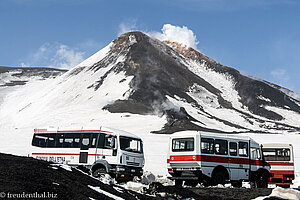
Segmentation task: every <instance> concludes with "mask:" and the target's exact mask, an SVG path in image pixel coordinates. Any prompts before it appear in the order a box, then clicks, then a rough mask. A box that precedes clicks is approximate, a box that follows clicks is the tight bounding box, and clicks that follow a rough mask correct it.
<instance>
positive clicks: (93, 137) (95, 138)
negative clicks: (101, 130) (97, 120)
mask: <svg viewBox="0 0 300 200" xmlns="http://www.w3.org/2000/svg"><path fill="white" fill-rule="evenodd" d="M98 135H99V134H98V133H93V134H92V141H91V148H96V142H97V139H98Z"/></svg>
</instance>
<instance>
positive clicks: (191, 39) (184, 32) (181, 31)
mask: <svg viewBox="0 0 300 200" xmlns="http://www.w3.org/2000/svg"><path fill="white" fill-rule="evenodd" d="M161 31H162V32H156V31H154V32H149V33H148V35H150V36H151V37H154V38H156V39H158V40H161V41H165V40H170V41H173V42H178V43H180V44H183V45H186V46H188V47H192V48H194V49H197V44H198V43H199V42H198V41H197V38H196V35H195V34H194V33H193V31H192V30H190V29H188V28H187V27H186V26H182V27H180V26H173V25H171V24H164V26H163V28H162V29H161Z"/></svg>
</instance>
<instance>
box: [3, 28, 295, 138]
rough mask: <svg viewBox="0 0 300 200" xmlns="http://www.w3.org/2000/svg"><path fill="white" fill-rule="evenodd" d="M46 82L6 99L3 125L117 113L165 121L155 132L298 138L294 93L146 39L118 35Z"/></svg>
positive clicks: (178, 47) (167, 43)
mask: <svg viewBox="0 0 300 200" xmlns="http://www.w3.org/2000/svg"><path fill="white" fill-rule="evenodd" d="M46 81H48V83H47V84H44V83H45V82H43V84H44V87H43V90H42V91H39V92H35V93H32V94H29V90H31V91H34V90H32V89H33V88H30V85H31V84H27V85H26V86H24V88H23V89H22V90H21V91H20V90H19V91H18V93H16V92H15V93H12V94H10V95H8V96H7V98H6V100H7V101H6V102H4V103H2V105H1V106H2V108H1V112H0V118H2V119H4V118H5V119H6V120H7V119H10V120H12V121H15V122H16V123H20V121H22V120H21V119H24V118H26V117H28V116H30V118H31V119H37V121H39V123H37V124H39V125H41V124H43V123H45V121H48V122H49V121H50V122H53V123H56V124H57V122H58V121H60V120H61V119H64V118H66V116H67V117H71V116H77V118H74V117H73V121H72V120H70V119H69V120H68V121H70V123H71V124H73V123H79V121H80V122H82V118H84V119H85V120H86V122H85V123H87V122H89V123H90V122H99V121H101V122H103V120H100V119H99V116H101V115H106V114H109V113H111V115H113V114H116V113H119V114H122V117H123V118H122V120H125V121H126V120H128V119H129V118H130V116H135V117H138V116H156V117H158V118H160V120H162V121H164V123H163V125H162V126H161V127H160V128H158V129H157V128H154V127H153V129H152V130H149V131H152V132H155V133H173V132H176V131H180V130H206V131H219V132H226V133H234V132H235V133H238V132H259V133H283V132H297V131H300V128H299V127H300V101H299V99H296V98H293V96H294V95H293V94H294V93H293V92H292V91H289V90H287V89H285V88H281V87H280V86H276V85H274V84H271V83H268V82H266V81H263V80H258V79H254V78H250V77H248V76H245V75H242V74H241V73H240V72H238V71H237V70H235V69H233V68H230V67H227V66H223V65H221V64H220V63H218V62H216V61H214V60H212V59H210V58H209V57H207V56H205V55H203V54H202V53H200V52H199V51H197V50H195V49H193V48H188V47H186V46H184V45H181V44H178V43H176V42H171V41H159V40H156V39H153V38H151V37H149V36H147V35H146V34H144V33H141V32H129V33H125V34H123V35H121V36H120V37H118V38H117V39H115V40H114V41H112V42H111V43H110V44H109V45H108V46H107V47H105V48H104V49H102V50H101V51H99V52H97V53H96V54H94V55H93V56H91V57H90V58H88V59H87V60H85V61H83V62H82V63H80V64H79V65H77V66H76V67H74V68H73V69H72V70H70V71H68V72H66V73H64V74H63V75H61V76H58V77H57V78H55V79H51V80H46ZM33 85H34V84H33ZM34 87H35V89H37V90H38V86H37V85H35V86H34ZM25 93H26V94H27V96H28V97H27V98H25V99H23V100H22V101H21V102H19V103H18V105H17V106H14V107H12V106H8V107H7V106H6V105H7V104H8V103H9V102H10V101H9V100H10V98H13V97H16V96H18V95H21V94H25ZM14 95H15V96H14ZM87 108H88V109H87ZM8 109H10V110H8ZM91 110H92V112H90V111H91ZM8 113H9V114H8ZM45 113H47V115H46V116H45ZM79 116H80V117H79ZM114 116H116V115H114ZM118 116H120V115H118ZM49 119H51V120H49ZM76 119H78V120H77V121H76ZM79 119H80V120H79ZM133 121H134V120H133ZM45 125H47V124H45Z"/></svg>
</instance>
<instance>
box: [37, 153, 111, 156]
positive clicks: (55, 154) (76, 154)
mask: <svg viewBox="0 0 300 200" xmlns="http://www.w3.org/2000/svg"><path fill="white" fill-rule="evenodd" d="M32 155H44V156H79V155H80V154H78V153H32ZM88 155H89V156H110V155H103V154H88Z"/></svg>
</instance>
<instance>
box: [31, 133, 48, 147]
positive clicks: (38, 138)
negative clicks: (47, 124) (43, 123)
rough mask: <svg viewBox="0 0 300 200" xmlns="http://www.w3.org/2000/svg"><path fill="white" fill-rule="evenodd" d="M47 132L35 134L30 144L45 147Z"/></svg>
mask: <svg viewBox="0 0 300 200" xmlns="http://www.w3.org/2000/svg"><path fill="white" fill-rule="evenodd" d="M47 138H48V134H35V135H34V136H33V140H32V146H37V147H46V144H47Z"/></svg>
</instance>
